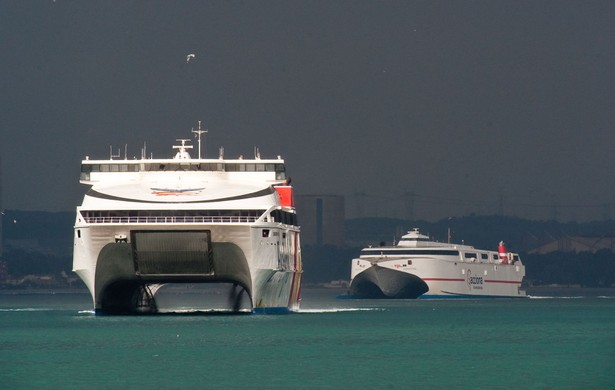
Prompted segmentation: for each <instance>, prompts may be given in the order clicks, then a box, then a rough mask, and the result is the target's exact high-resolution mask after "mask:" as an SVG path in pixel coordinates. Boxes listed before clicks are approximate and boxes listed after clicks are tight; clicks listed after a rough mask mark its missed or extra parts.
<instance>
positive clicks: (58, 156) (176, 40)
mask: <svg viewBox="0 0 615 390" xmlns="http://www.w3.org/2000/svg"><path fill="white" fill-rule="evenodd" d="M613 21H615V2H612V1H562V0H558V1H534V0H532V1H517V0H515V1H494V0H489V1H456V0H455V1H434V0H428V1H410V0H405V1H328V0H327V1H301V2H299V1H215V2H211V1H164V2H163V1H131V2H127V1H64V0H56V1H51V0H49V1H3V2H0V51H1V52H2V55H1V56H0V74H1V77H2V78H1V81H0V91H1V92H0V98H1V101H0V136H1V138H0V143H1V144H0V158H1V159H2V171H3V172H2V174H3V178H2V184H3V207H4V208H6V209H22V210H50V211H69V210H73V209H74V207H75V206H76V205H77V204H79V203H80V201H81V197H82V194H83V192H84V191H85V187H83V186H81V185H79V184H78V178H79V164H80V160H81V159H82V158H84V156H85V155H89V156H91V157H92V158H106V157H108V154H109V145H114V147H115V148H118V147H119V148H121V149H123V148H124V145H125V144H128V150H129V155H139V154H140V148H141V146H142V145H143V142H144V141H145V142H147V145H148V150H149V151H151V152H153V153H154V156H155V157H166V156H171V153H172V151H171V144H172V143H173V142H174V140H175V139H176V138H184V137H188V136H189V135H190V129H191V128H192V127H193V126H196V123H197V121H198V120H202V121H203V122H204V124H205V127H206V128H207V129H208V130H209V135H208V137H207V141H206V142H207V150H208V153H209V154H210V156H211V155H214V154H216V152H217V149H218V147H220V146H224V148H225V151H226V156H228V157H234V156H238V155H239V154H245V155H249V154H251V153H252V151H253V149H254V147H255V146H257V147H259V148H260V150H261V154H262V155H263V157H274V156H276V155H278V154H281V155H282V156H283V157H284V158H285V159H286V160H287V166H288V169H289V173H290V175H291V176H292V177H293V183H294V184H295V186H296V189H297V191H298V193H299V194H319V193H322V194H339V195H346V196H347V199H346V201H347V205H348V210H349V211H348V213H349V215H350V216H352V215H353V214H356V213H359V212H362V213H363V214H364V215H367V214H376V213H378V214H380V215H386V216H394V215H400V216H406V215H407V214H408V213H410V212H412V213H413V215H414V216H415V217H417V218H440V217H446V216H454V215H463V214H467V213H472V212H474V213H477V214H494V213H496V212H500V211H503V212H504V213H505V214H511V215H519V216H522V217H528V218H534V219H547V218H550V217H554V216H556V217H558V218H560V219H562V220H568V219H576V220H587V219H601V218H604V217H606V216H609V215H610V213H615V208H614V207H613V206H615V179H614V176H613V168H614V167H615V136H614V135H613V125H614V123H615V120H614V119H615V110H614V107H615V104H614V103H615V83H614V81H615V44H614V42H615V23H614V22H613ZM189 53H195V54H196V58H194V59H192V60H191V61H190V62H189V63H186V55H187V54H189ZM409 193H414V194H415V196H414V198H410V197H409V196H407V195H404V194H409ZM358 194H365V195H364V196H360V195H358ZM361 199H362V200H361ZM411 199H414V203H413V207H412V208H411V209H409V208H408V204H409V203H408V202H407V201H409V200H411ZM610 216H611V217H613V215H610Z"/></svg>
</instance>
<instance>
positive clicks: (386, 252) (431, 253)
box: [361, 248, 459, 256]
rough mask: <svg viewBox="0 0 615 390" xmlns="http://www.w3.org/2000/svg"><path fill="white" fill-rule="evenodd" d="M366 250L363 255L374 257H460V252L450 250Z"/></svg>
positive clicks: (362, 252)
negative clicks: (375, 254) (377, 255)
mask: <svg viewBox="0 0 615 390" xmlns="http://www.w3.org/2000/svg"><path fill="white" fill-rule="evenodd" d="M375 249H376V248H373V249H372V250H369V249H365V250H362V251H361V255H373V254H374V253H378V254H382V255H388V256H395V255H398V256H408V255H410V256H459V251H456V250H448V249H380V248H377V249H376V250H375Z"/></svg>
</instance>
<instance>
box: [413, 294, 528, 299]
mask: <svg viewBox="0 0 615 390" xmlns="http://www.w3.org/2000/svg"><path fill="white" fill-rule="evenodd" d="M473 298H479V299H502V298H527V296H526V295H517V296H510V295H461V294H451V295H430V294H423V295H421V296H419V297H418V299H473Z"/></svg>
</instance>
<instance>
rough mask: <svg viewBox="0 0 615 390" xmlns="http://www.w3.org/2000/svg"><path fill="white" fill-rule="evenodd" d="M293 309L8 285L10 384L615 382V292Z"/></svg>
mask: <svg viewBox="0 0 615 390" xmlns="http://www.w3.org/2000/svg"><path fill="white" fill-rule="evenodd" d="M337 293H339V291H336V290H326V289H320V290H319V289H304V291H303V294H302V295H303V301H302V310H301V312H300V313H297V314H288V315H160V316H95V315H94V314H93V313H92V311H91V303H90V300H89V295H87V294H86V293H61V294H60V293H56V294H7V293H3V294H0V388H2V389H117V388H125V389H146V388H147V389H152V388H156V389H222V388H224V389H294V388H300V389H329V388H336V389H432V388H440V389H443V388H446V389H477V388H479V389H483V388H488V389H510V388H517V389H526V388H532V389H580V388H584V389H615V297H608V296H602V297H587V296H583V297H581V296H573V297H544V296H543V297H534V298H531V299H510V300H509V299H501V300H471V299H468V300H443V299H440V300H397V301H396V300H343V299H336V298H335V296H336V294H337Z"/></svg>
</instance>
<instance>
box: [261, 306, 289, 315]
mask: <svg viewBox="0 0 615 390" xmlns="http://www.w3.org/2000/svg"><path fill="white" fill-rule="evenodd" d="M292 312H293V311H292V310H290V309H289V308H288V307H255V308H254V309H252V313H254V314H288V313H292Z"/></svg>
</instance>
